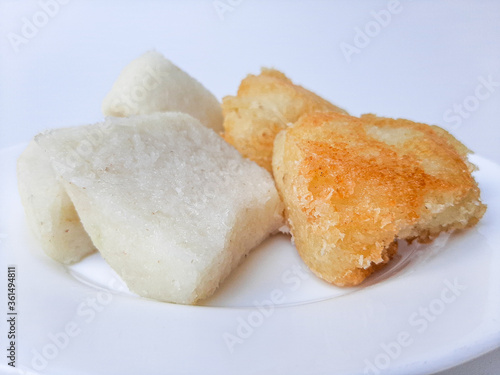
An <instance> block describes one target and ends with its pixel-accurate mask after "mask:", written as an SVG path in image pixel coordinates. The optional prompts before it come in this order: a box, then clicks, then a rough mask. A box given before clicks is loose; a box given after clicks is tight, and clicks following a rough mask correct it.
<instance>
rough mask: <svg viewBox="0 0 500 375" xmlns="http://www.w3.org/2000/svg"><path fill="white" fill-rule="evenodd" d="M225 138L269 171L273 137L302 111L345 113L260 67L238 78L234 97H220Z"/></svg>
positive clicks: (280, 76) (278, 73)
mask: <svg viewBox="0 0 500 375" xmlns="http://www.w3.org/2000/svg"><path fill="white" fill-rule="evenodd" d="M222 107H223V112H224V139H225V140H226V141H227V142H229V143H230V144H232V145H233V146H234V147H236V149H237V150H238V151H239V152H241V154H242V155H243V156H245V157H246V158H248V159H250V160H253V161H255V162H256V163H257V164H259V165H260V166H261V167H264V168H266V169H267V170H268V171H269V172H272V155H273V142H274V137H276V134H278V133H279V132H280V131H281V130H283V129H286V127H287V126H288V125H290V124H292V123H294V122H295V121H297V120H298V119H299V117H300V116H302V115H304V114H305V113H310V112H315V111H333V112H340V113H347V112H346V111H344V110H343V109H341V108H339V107H337V106H335V105H333V104H332V103H330V102H328V101H327V100H325V99H323V98H321V97H320V96H318V95H316V94H315V93H313V92H311V91H309V90H307V89H305V88H303V87H302V86H298V85H295V84H294V83H293V82H292V81H291V80H290V79H289V78H288V77H287V76H285V75H284V74H283V73H281V72H280V71H278V70H275V69H266V68H263V69H262V72H261V73H260V75H258V76H255V75H252V74H249V75H248V76H247V77H246V78H245V79H244V80H243V81H241V84H240V87H239V89H238V94H237V96H226V97H225V98H224V99H223V100H222Z"/></svg>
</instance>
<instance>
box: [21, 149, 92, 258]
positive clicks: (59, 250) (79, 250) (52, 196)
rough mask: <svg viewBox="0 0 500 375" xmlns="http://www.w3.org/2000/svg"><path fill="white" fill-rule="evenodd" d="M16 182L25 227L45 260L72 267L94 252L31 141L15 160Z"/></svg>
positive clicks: (66, 197)
mask: <svg viewBox="0 0 500 375" xmlns="http://www.w3.org/2000/svg"><path fill="white" fill-rule="evenodd" d="M17 179H18V186H19V195H20V197H21V202H22V204H23V206H24V210H25V212H26V219H27V221H28V225H29V227H30V229H31V231H32V232H33V234H34V235H35V237H36V238H37V239H38V241H39V242H40V244H41V247H42V249H43V250H44V252H45V253H46V254H47V255H48V256H50V257H51V258H53V259H55V260H57V261H58V262H61V263H65V264H71V263H75V262H78V261H79V260H80V259H82V258H83V257H85V256H86V255H88V254H90V253H93V252H94V251H95V247H94V245H93V244H92V241H91V240H90V238H89V236H88V235H87V232H85V230H84V229H83V226H82V224H81V223H80V218H79V217H78V214H77V213H76V211H75V207H74V206H73V202H71V199H70V198H69V197H68V194H66V190H65V189H64V186H63V185H62V184H60V183H59V182H58V181H57V179H56V175H55V173H54V171H53V169H52V166H51V164H50V161H49V159H48V157H47V156H46V155H45V153H44V152H43V150H42V149H41V148H40V147H39V146H38V145H37V144H36V143H35V142H34V141H31V143H30V144H29V145H28V147H27V148H26V150H24V152H23V153H22V154H21V156H20V157H19V159H18V162H17Z"/></svg>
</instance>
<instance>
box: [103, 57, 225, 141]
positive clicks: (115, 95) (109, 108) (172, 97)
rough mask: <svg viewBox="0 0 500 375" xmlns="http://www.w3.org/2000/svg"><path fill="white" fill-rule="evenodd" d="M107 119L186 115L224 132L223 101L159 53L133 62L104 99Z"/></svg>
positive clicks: (123, 71)
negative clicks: (169, 113)
mask: <svg viewBox="0 0 500 375" xmlns="http://www.w3.org/2000/svg"><path fill="white" fill-rule="evenodd" d="M102 110H103V113H104V114H105V115H106V116H115V117H128V116H133V115H142V114H150V113H155V112H169V111H174V112H184V113H187V114H190V115H191V116H193V117H195V118H197V119H198V120H200V121H201V123H202V124H203V125H205V126H207V127H209V128H211V129H214V130H215V131H217V132H220V131H222V109H221V105H220V103H219V101H218V100H217V98H215V96H214V95H213V94H212V93H211V92H210V91H208V90H207V89H206V88H205V87H204V86H203V85H202V84H201V83H200V82H198V81H197V80H195V79H194V78H193V77H191V76H190V75H189V74H187V73H186V72H184V71H183V70H181V69H180V68H179V67H177V66H176V65H174V64H173V63H172V62H171V61H170V60H167V59H166V58H165V57H163V55H162V54H161V53H159V52H156V51H149V52H146V53H145V54H143V55H142V56H140V57H139V58H137V59H135V60H133V61H132V62H131V63H130V64H129V65H127V66H126V67H125V68H124V69H123V70H122V72H121V73H120V75H119V77H118V79H117V80H116V82H115V83H114V85H113V87H112V88H111V91H110V92H109V93H108V95H107V96H106V97H105V98H104V101H103V103H102Z"/></svg>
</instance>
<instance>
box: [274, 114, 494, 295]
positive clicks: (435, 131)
mask: <svg viewBox="0 0 500 375" xmlns="http://www.w3.org/2000/svg"><path fill="white" fill-rule="evenodd" d="M469 152H470V150H468V149H467V147H465V146H464V145H463V144H462V143H460V142H459V141H458V140H456V139H455V138H454V137H453V136H452V135H451V134H449V133H448V132H446V131H445V130H443V129H441V128H439V127H437V126H429V125H426V124H421V123H416V122H412V121H409V120H404V119H390V118H383V117H377V116H375V115H371V114H368V115H363V116H361V118H356V117H352V116H348V115H343V114H339V113H333V112H330V113H312V114H309V115H305V116H303V117H302V118H301V119H300V120H299V121H298V122H297V123H295V125H294V126H292V127H289V128H288V129H287V130H285V131H282V132H280V133H279V134H278V136H277V137H276V140H275V142H274V154H273V172H274V178H275V182H276V185H277V187H278V191H279V193H280V195H281V198H282V199H283V201H284V202H285V206H286V215H287V219H288V224H289V227H290V231H291V233H292V235H293V238H294V241H295V245H296V247H297V250H298V252H299V254H300V256H301V257H302V259H303V260H304V262H305V263H306V264H307V265H308V266H309V267H310V269H311V270H312V271H313V272H314V273H315V274H316V275H318V276H319V277H320V278H322V279H324V280H326V281H328V282H330V283H333V284H335V285H338V286H353V285H357V284H359V283H361V282H362V281H363V280H364V279H365V278H366V277H367V276H368V275H370V274H371V273H372V272H373V271H374V270H375V269H377V268H379V267H380V266H381V265H383V264H385V263H387V262H388V261H389V260H390V258H391V257H392V256H393V255H394V254H395V253H396V252H397V242H396V240H397V239H406V240H408V241H411V240H414V239H417V240H419V241H420V242H427V241H431V240H432V239H433V238H435V237H436V236H437V235H439V233H440V232H442V231H450V230H455V229H463V228H467V227H471V226H473V225H475V224H476V223H477V222H478V221H479V219H480V218H481V217H482V216H483V214H484V212H485V211H486V206H485V205H484V204H483V203H482V202H481V200H480V190H479V187H478V185H477V183H476V181H475V180H474V178H473V177H472V175H471V172H472V171H474V169H475V166H474V165H473V164H471V163H470V162H469V161H468V160H467V155H468V153H469Z"/></svg>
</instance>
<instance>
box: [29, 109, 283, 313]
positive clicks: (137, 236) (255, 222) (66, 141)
mask: <svg viewBox="0 0 500 375" xmlns="http://www.w3.org/2000/svg"><path fill="white" fill-rule="evenodd" d="M92 134H101V135H102V136H99V137H93V136H91V135H92ZM86 140H89V142H88V145H87V146H86V147H82V146H81V145H82V143H83V142H86ZM36 142H37V143H38V145H39V146H40V147H41V148H42V149H43V150H44V152H45V153H46V154H47V155H48V157H49V159H50V160H51V163H52V165H53V167H54V168H55V170H56V172H57V173H58V175H59V177H60V178H61V181H62V183H63V185H64V188H65V189H66V191H67V193H68V195H69V197H70V198H71V200H72V202H73V204H74V205H75V207H76V211H77V212H78V214H79V216H80V219H81V222H82V223H83V226H84V228H85V230H86V231H87V233H88V234H89V236H90V238H91V239H92V241H93V243H94V245H95V246H96V248H97V249H98V250H99V251H100V253H101V255H102V256H103V258H104V259H105V260H106V261H107V262H108V263H109V265H110V266H111V267H112V268H113V269H114V270H115V271H116V272H117V273H118V274H119V275H120V276H121V277H122V279H123V280H124V281H125V282H126V284H127V285H128V287H129V288H130V290H132V291H133V292H135V293H137V294H139V295H140V296H143V297H149V298H154V299H158V300H162V301H169V302H176V303H184V304H192V303H195V302H196V301H198V300H201V299H203V298H206V297H208V296H210V295H211V294H212V293H213V292H214V291H215V289H216V288H217V287H218V285H219V284H220V283H221V281H222V280H223V279H224V278H225V277H226V276H227V275H228V274H229V273H230V272H231V270H232V269H234V268H235V267H236V266H237V265H238V263H239V262H240V261H241V260H242V259H243V257H244V256H245V255H246V254H247V253H248V252H249V251H250V250H251V249H252V248H254V247H255V246H257V245H258V244H259V243H260V242H261V241H262V240H263V239H265V238H266V237H267V236H268V235H269V234H271V233H273V232H275V231H276V230H277V229H278V228H279V227H280V226H282V225H283V216H282V214H283V204H282V202H281V201H280V198H279V196H278V193H277V191H276V188H275V186H274V182H273V179H272V177H271V175H270V174H269V173H268V172H267V171H266V170H265V169H263V168H261V167H259V166H258V165H256V164H255V163H254V162H252V161H250V160H247V159H245V158H243V157H242V156H241V155H240V154H239V153H238V152H237V151H236V150H235V149H234V148H233V147H232V146H230V145H229V144H227V143H226V142H224V140H223V139H222V138H221V137H220V136H219V135H217V134H216V133H215V132H214V131H212V130H211V129H207V128H206V127H205V126H203V125H202V124H201V123H200V122H199V121H198V120H196V119H195V118H193V117H191V116H189V115H187V114H182V113H158V114H152V115H143V116H134V117H130V118H124V119H117V118H109V119H108V120H106V121H105V122H104V123H100V124H96V125H90V126H82V127H77V128H67V129H59V130H53V131H48V132H46V133H44V134H41V135H38V136H37V137H36ZM75 150H77V152H76V153H75ZM68 155H73V157H71V158H70V160H71V163H68V162H67V160H68V159H67V156H68Z"/></svg>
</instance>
